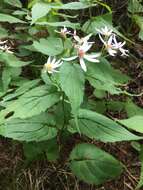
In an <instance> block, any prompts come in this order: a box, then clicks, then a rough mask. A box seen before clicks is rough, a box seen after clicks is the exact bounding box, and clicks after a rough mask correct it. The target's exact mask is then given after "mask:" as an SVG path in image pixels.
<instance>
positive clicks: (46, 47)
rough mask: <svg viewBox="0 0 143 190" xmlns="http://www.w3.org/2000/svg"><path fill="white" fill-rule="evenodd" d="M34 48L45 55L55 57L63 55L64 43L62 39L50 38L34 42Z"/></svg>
mask: <svg viewBox="0 0 143 190" xmlns="http://www.w3.org/2000/svg"><path fill="white" fill-rule="evenodd" d="M33 46H34V48H35V49H36V50H37V51H38V52H41V53H43V54H45V55H49V56H55V55H58V54H61V53H62V51H63V43H62V40H61V39H60V38H53V37H48V38H47V39H40V41H39V42H38V41H34V43H33Z"/></svg>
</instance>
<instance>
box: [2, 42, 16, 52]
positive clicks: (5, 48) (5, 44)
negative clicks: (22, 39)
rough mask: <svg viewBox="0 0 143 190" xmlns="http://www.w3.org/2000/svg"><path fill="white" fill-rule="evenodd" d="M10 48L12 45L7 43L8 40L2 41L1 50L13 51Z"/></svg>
mask: <svg viewBox="0 0 143 190" xmlns="http://www.w3.org/2000/svg"><path fill="white" fill-rule="evenodd" d="M10 49H11V47H9V46H8V45H7V40H5V41H0V50H3V51H4V52H7V53H13V52H12V51H11V50H10Z"/></svg>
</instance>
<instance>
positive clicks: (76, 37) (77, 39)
mask: <svg viewBox="0 0 143 190" xmlns="http://www.w3.org/2000/svg"><path fill="white" fill-rule="evenodd" d="M73 37H74V39H75V40H76V41H77V42H79V43H80V42H81V39H80V37H79V36H77V35H74V36H73Z"/></svg>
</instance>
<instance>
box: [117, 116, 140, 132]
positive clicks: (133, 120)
mask: <svg viewBox="0 0 143 190" xmlns="http://www.w3.org/2000/svg"><path fill="white" fill-rule="evenodd" d="M119 123H121V124H122V125H124V126H126V127H128V128H129V129H132V130H134V131H137V132H139V133H143V115H142V116H141V115H135V116H133V117H130V118H128V119H123V120H119Z"/></svg>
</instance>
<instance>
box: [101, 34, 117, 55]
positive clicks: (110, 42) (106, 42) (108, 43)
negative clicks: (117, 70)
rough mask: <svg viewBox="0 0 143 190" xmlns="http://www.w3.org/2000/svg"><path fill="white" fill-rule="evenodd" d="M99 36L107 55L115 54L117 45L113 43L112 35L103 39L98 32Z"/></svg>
mask: <svg viewBox="0 0 143 190" xmlns="http://www.w3.org/2000/svg"><path fill="white" fill-rule="evenodd" d="M99 38H100V40H101V41H102V43H103V44H104V46H105V48H106V50H107V51H108V53H109V55H111V56H115V55H116V54H117V46H116V45H115V44H114V43H113V38H114V36H113V35H111V36H110V37H109V39H108V40H104V39H103V38H102V36H101V35H100V34H99Z"/></svg>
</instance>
